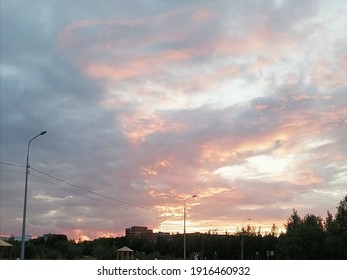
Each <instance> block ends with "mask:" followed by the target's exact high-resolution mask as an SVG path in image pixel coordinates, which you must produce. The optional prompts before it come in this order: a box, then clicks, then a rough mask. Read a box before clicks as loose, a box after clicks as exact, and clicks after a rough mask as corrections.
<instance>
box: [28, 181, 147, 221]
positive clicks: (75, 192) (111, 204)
mask: <svg viewBox="0 0 347 280" xmlns="http://www.w3.org/2000/svg"><path fill="white" fill-rule="evenodd" d="M30 175H31V176H33V177H35V178H37V179H40V180H42V181H44V182H47V183H49V184H52V185H54V186H57V187H59V188H63V189H65V190H66V191H68V192H71V193H74V194H78V195H82V196H84V197H86V198H89V199H91V200H95V201H97V202H100V203H102V204H105V205H110V206H112V207H118V208H121V209H123V210H128V209H127V208H124V207H121V206H119V205H115V204H113V203H108V202H106V201H102V200H100V199H97V198H94V197H90V196H87V195H85V194H83V193H80V192H77V191H73V190H71V189H68V188H65V187H63V186H61V185H58V184H56V183H54V182H52V181H49V180H46V179H44V178H42V177H40V176H37V175H34V174H30ZM142 213H143V214H148V215H154V214H151V213H147V212H142Z"/></svg>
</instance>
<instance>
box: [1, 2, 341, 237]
mask: <svg viewBox="0 0 347 280" xmlns="http://www.w3.org/2000/svg"><path fill="white" fill-rule="evenodd" d="M67 4H68V5H67ZM67 7H68V8H67ZM29 10H30V11H31V12H30V13H28V12H27V11H29ZM345 10H346V5H345V3H344V2H343V1H341V2H336V3H335V2H334V4H330V3H325V2H319V3H302V1H270V0H269V1H262V2H259V1H250V2H247V3H244V2H242V3H241V2H235V3H230V2H229V1H221V2H219V3H218V4H216V3H211V2H210V1H190V2H189V3H187V2H185V1H179V2H177V1H173V2H172V1H158V2H150V3H149V2H148V1H126V2H124V1H112V2H108V1H103V2H102V3H99V4H98V5H95V4H94V2H93V1H85V2H83V5H81V2H80V1H74V2H72V3H70V2H68V3H65V2H64V1H63V2H59V3H58V2H57V3H46V2H45V1H41V2H40V1H39V2H35V3H31V4H30V8H29V6H28V4H26V3H22V2H18V1H8V2H6V3H3V5H2V10H1V23H2V24H1V34H2V39H3V40H1V52H2V59H1V105H0V106H1V123H0V124H1V135H0V137H1V161H2V162H12V163H17V164H19V165H24V164H25V155H26V149H27V144H28V142H27V141H28V140H29V139H31V137H33V136H34V135H35V133H39V132H40V131H42V130H47V131H48V133H47V134H46V135H44V136H43V137H40V138H38V139H36V140H35V141H34V142H33V143H32V145H31V148H30V165H31V166H32V167H33V168H35V169H37V170H39V171H43V172H44V173H46V174H50V175H53V176H54V177H56V178H60V179H62V180H64V181H66V182H70V183H71V184H67V183H66V182H64V181H59V180H56V179H54V177H47V176H46V175H45V174H44V173H40V172H38V171H35V170H34V169H33V170H31V174H30V177H29V203H28V232H31V233H33V234H34V235H42V234H44V233H48V232H63V233H66V234H68V236H69V237H70V238H75V239H79V238H90V239H93V238H96V237H99V236H100V235H105V236H112V235H122V234H123V233H124V228H126V227H129V226H132V225H145V226H149V227H150V228H154V229H157V230H162V231H170V232H177V231H182V217H183V216H182V211H183V204H182V202H183V200H184V199H185V198H187V197H189V196H191V195H192V194H197V195H198V197H197V198H196V199H194V200H189V204H188V207H189V208H188V214H189V225H190V228H191V229H192V230H196V231H207V230H209V229H211V228H212V227H213V228H219V229H220V230H227V229H228V230H230V229H232V230H235V229H236V228H237V227H240V226H241V224H242V222H243V221H244V220H245V219H247V218H248V217H251V218H252V220H251V221H252V225H264V224H266V225H269V224H270V225H271V224H272V222H276V223H277V224H279V225H280V226H281V225H282V224H283V223H284V222H283V221H285V220H286V219H287V217H288V216H289V215H290V213H291V209H292V208H298V209H299V210H302V211H306V210H307V211H313V212H314V211H317V214H320V215H325V213H326V210H330V211H333V210H334V209H335V205H336V204H337V202H338V200H339V199H340V198H341V197H342V195H343V193H344V186H345V184H346V180H345V174H346V168H347V164H346V158H347V155H346V152H345V144H344V143H346V140H347V139H346V135H347V133H346V128H347V111H346V105H347V100H346V94H345V91H346V73H345V72H346V71H344V70H345V68H346V61H347V60H346V52H345V49H346V48H345V47H344V46H345V45H346V37H345V35H344V34H345V32H344V28H343V27H345V25H346V20H345V17H343V16H342V15H343V11H345ZM14 15H15V16H14ZM3 167H4V166H3V164H2V165H1V169H2V170H3ZM6 168H9V169H10V170H8V171H11V172H8V171H1V192H2V195H1V235H3V234H4V235H5V234H11V233H15V234H18V232H20V227H21V213H22V206H21V205H22V200H23V197H22V196H23V188H24V182H23V179H24V178H23V177H24V173H23V172H24V169H23V167H18V166H17V167H15V166H12V167H10V166H6ZM13 171H15V172H13ZM17 172H21V173H17ZM35 176H36V177H35ZM211 209H213V211H212V210H211Z"/></svg>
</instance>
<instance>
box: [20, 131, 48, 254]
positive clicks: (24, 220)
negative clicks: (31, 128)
mask: <svg viewBox="0 0 347 280" xmlns="http://www.w3.org/2000/svg"><path fill="white" fill-rule="evenodd" d="M46 133H47V131H42V132H41V133H40V134H37V135H36V136H35V137H33V138H31V139H30V141H29V143H28V151H27V163H26V171H25V193H24V208H23V225H22V243H21V250H20V258H21V259H22V260H24V251H25V224H26V215H27V196H28V174H29V167H30V166H29V148H30V143H31V141H33V140H34V139H35V138H37V137H39V136H41V135H44V134H46Z"/></svg>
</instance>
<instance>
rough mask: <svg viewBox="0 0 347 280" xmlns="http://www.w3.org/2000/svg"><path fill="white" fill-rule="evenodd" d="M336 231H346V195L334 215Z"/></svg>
mask: <svg viewBox="0 0 347 280" xmlns="http://www.w3.org/2000/svg"><path fill="white" fill-rule="evenodd" d="M335 222H336V230H337V232H338V233H344V232H346V231H347V195H346V196H345V197H344V198H343V200H341V201H340V203H339V205H338V206H337V213H336V215H335Z"/></svg>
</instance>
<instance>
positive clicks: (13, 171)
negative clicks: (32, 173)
mask: <svg viewBox="0 0 347 280" xmlns="http://www.w3.org/2000/svg"><path fill="white" fill-rule="evenodd" d="M0 171H1V172H11V173H21V174H24V173H25V171H15V170H7V169H0Z"/></svg>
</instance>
